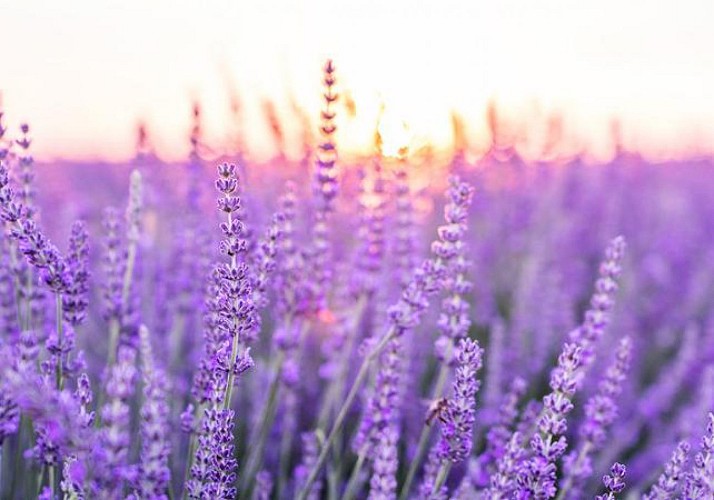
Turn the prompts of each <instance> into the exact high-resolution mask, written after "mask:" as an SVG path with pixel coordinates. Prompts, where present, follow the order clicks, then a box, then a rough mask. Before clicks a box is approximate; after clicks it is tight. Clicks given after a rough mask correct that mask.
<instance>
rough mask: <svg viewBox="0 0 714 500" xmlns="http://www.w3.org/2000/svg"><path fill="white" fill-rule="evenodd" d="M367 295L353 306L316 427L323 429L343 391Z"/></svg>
mask: <svg viewBox="0 0 714 500" xmlns="http://www.w3.org/2000/svg"><path fill="white" fill-rule="evenodd" d="M367 298H368V297H367V295H366V294H362V295H360V297H359V299H358V302H357V304H356V306H355V311H354V315H353V323H352V324H351V325H350V328H349V330H348V332H347V345H346V346H345V349H344V351H343V353H342V359H341V362H340V370H339V372H338V374H337V377H335V378H333V379H332V380H330V383H329V385H328V387H327V390H326V391H325V399H324V401H323V403H322V405H321V410H320V416H319V418H318V424H317V425H318V427H319V428H321V429H325V428H326V427H327V424H328V419H329V418H330V415H331V413H332V410H333V406H334V404H335V400H336V399H337V398H338V397H339V396H340V395H341V394H342V391H343V390H344V385H345V381H346V379H347V374H348V372H349V367H350V364H349V361H350V356H351V355H352V350H353V348H354V343H355V340H356V338H357V335H356V333H357V332H356V330H357V327H358V326H359V323H360V321H361V319H362V315H363V314H364V311H365V309H366V307H367Z"/></svg>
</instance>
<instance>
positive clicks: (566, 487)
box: [555, 441, 592, 500]
mask: <svg viewBox="0 0 714 500" xmlns="http://www.w3.org/2000/svg"><path fill="white" fill-rule="evenodd" d="M591 449H592V442H591V441H586V442H585V444H584V445H583V447H582V448H580V451H579V452H578V457H577V458H576V459H575V464H574V465H573V467H572V470H574V471H577V470H580V467H581V466H582V463H583V460H585V457H587V456H588V454H589V453H590V450H591ZM574 481H575V477H574V475H573V474H572V473H570V474H568V475H567V476H566V478H565V483H564V484H563V486H562V487H561V488H560V490H559V491H558V496H557V497H555V500H563V499H564V498H565V496H566V495H567V494H568V492H569V491H570V489H571V488H572V487H573V482H574Z"/></svg>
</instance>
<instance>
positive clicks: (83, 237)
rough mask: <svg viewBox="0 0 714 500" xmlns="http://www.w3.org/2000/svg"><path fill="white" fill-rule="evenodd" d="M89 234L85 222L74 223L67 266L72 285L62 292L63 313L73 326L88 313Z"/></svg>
mask: <svg viewBox="0 0 714 500" xmlns="http://www.w3.org/2000/svg"><path fill="white" fill-rule="evenodd" d="M88 239H89V234H88V233H87V229H86V227H85V224H84V222H82V221H77V222H75V223H74V224H73V225H72V232H71V234H70V237H69V249H68V251H67V267H68V272H69V275H70V277H71V279H70V285H69V287H68V289H67V290H66V291H65V293H63V294H62V314H63V316H64V320H65V321H66V322H67V323H69V324H70V325H72V326H77V325H79V324H80V323H81V322H82V321H83V320H84V317H85V316H86V313H87V305H88V299H87V293H88V291H89V283H88V281H89V270H88V261H89V245H88Z"/></svg>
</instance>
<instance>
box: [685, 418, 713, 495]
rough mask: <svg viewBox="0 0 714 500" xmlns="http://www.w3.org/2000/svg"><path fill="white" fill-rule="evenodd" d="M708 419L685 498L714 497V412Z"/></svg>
mask: <svg viewBox="0 0 714 500" xmlns="http://www.w3.org/2000/svg"><path fill="white" fill-rule="evenodd" d="M708 419H709V423H708V424H707V433H706V434H705V435H704V437H703V438H702V444H701V450H700V451H699V452H698V453H697V454H696V455H695V457H694V464H693V466H692V470H691V471H690V472H689V474H688V475H687V477H686V483H685V486H684V496H685V498H712V497H714V413H709V415H708Z"/></svg>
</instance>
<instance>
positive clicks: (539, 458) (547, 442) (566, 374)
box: [518, 343, 582, 499]
mask: <svg viewBox="0 0 714 500" xmlns="http://www.w3.org/2000/svg"><path fill="white" fill-rule="evenodd" d="M581 352H582V351H581V348H580V347H579V346H577V345H576V344H573V343H568V344H565V346H564V347H563V352H562V353H561V354H560V356H559V357H558V366H556V367H555V368H554V369H553V371H552V372H551V375H550V387H551V389H552V392H550V393H549V394H547V395H546V396H545V397H544V398H543V411H542V412H541V414H540V416H539V417H538V420H537V429H538V432H537V433H536V434H535V435H534V436H533V438H531V443H530V444H531V449H532V451H533V456H532V457H531V458H530V459H529V460H527V461H526V462H525V464H524V465H523V470H522V473H521V475H520V476H519V477H518V495H521V496H522V497H523V498H527V497H532V498H537V499H547V498H553V497H554V496H555V492H556V487H555V479H556V461H557V460H558V459H559V458H560V457H561V456H562V455H563V453H565V449H566V447H567V441H566V438H565V436H564V434H565V432H566V430H567V422H566V417H567V415H568V414H569V413H570V411H571V410H572V409H573V403H572V402H571V399H572V397H573V395H574V394H575V392H576V389H577V377H576V375H577V372H578V370H580V368H581V367H582V361H581V358H580V355H581Z"/></svg>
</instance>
